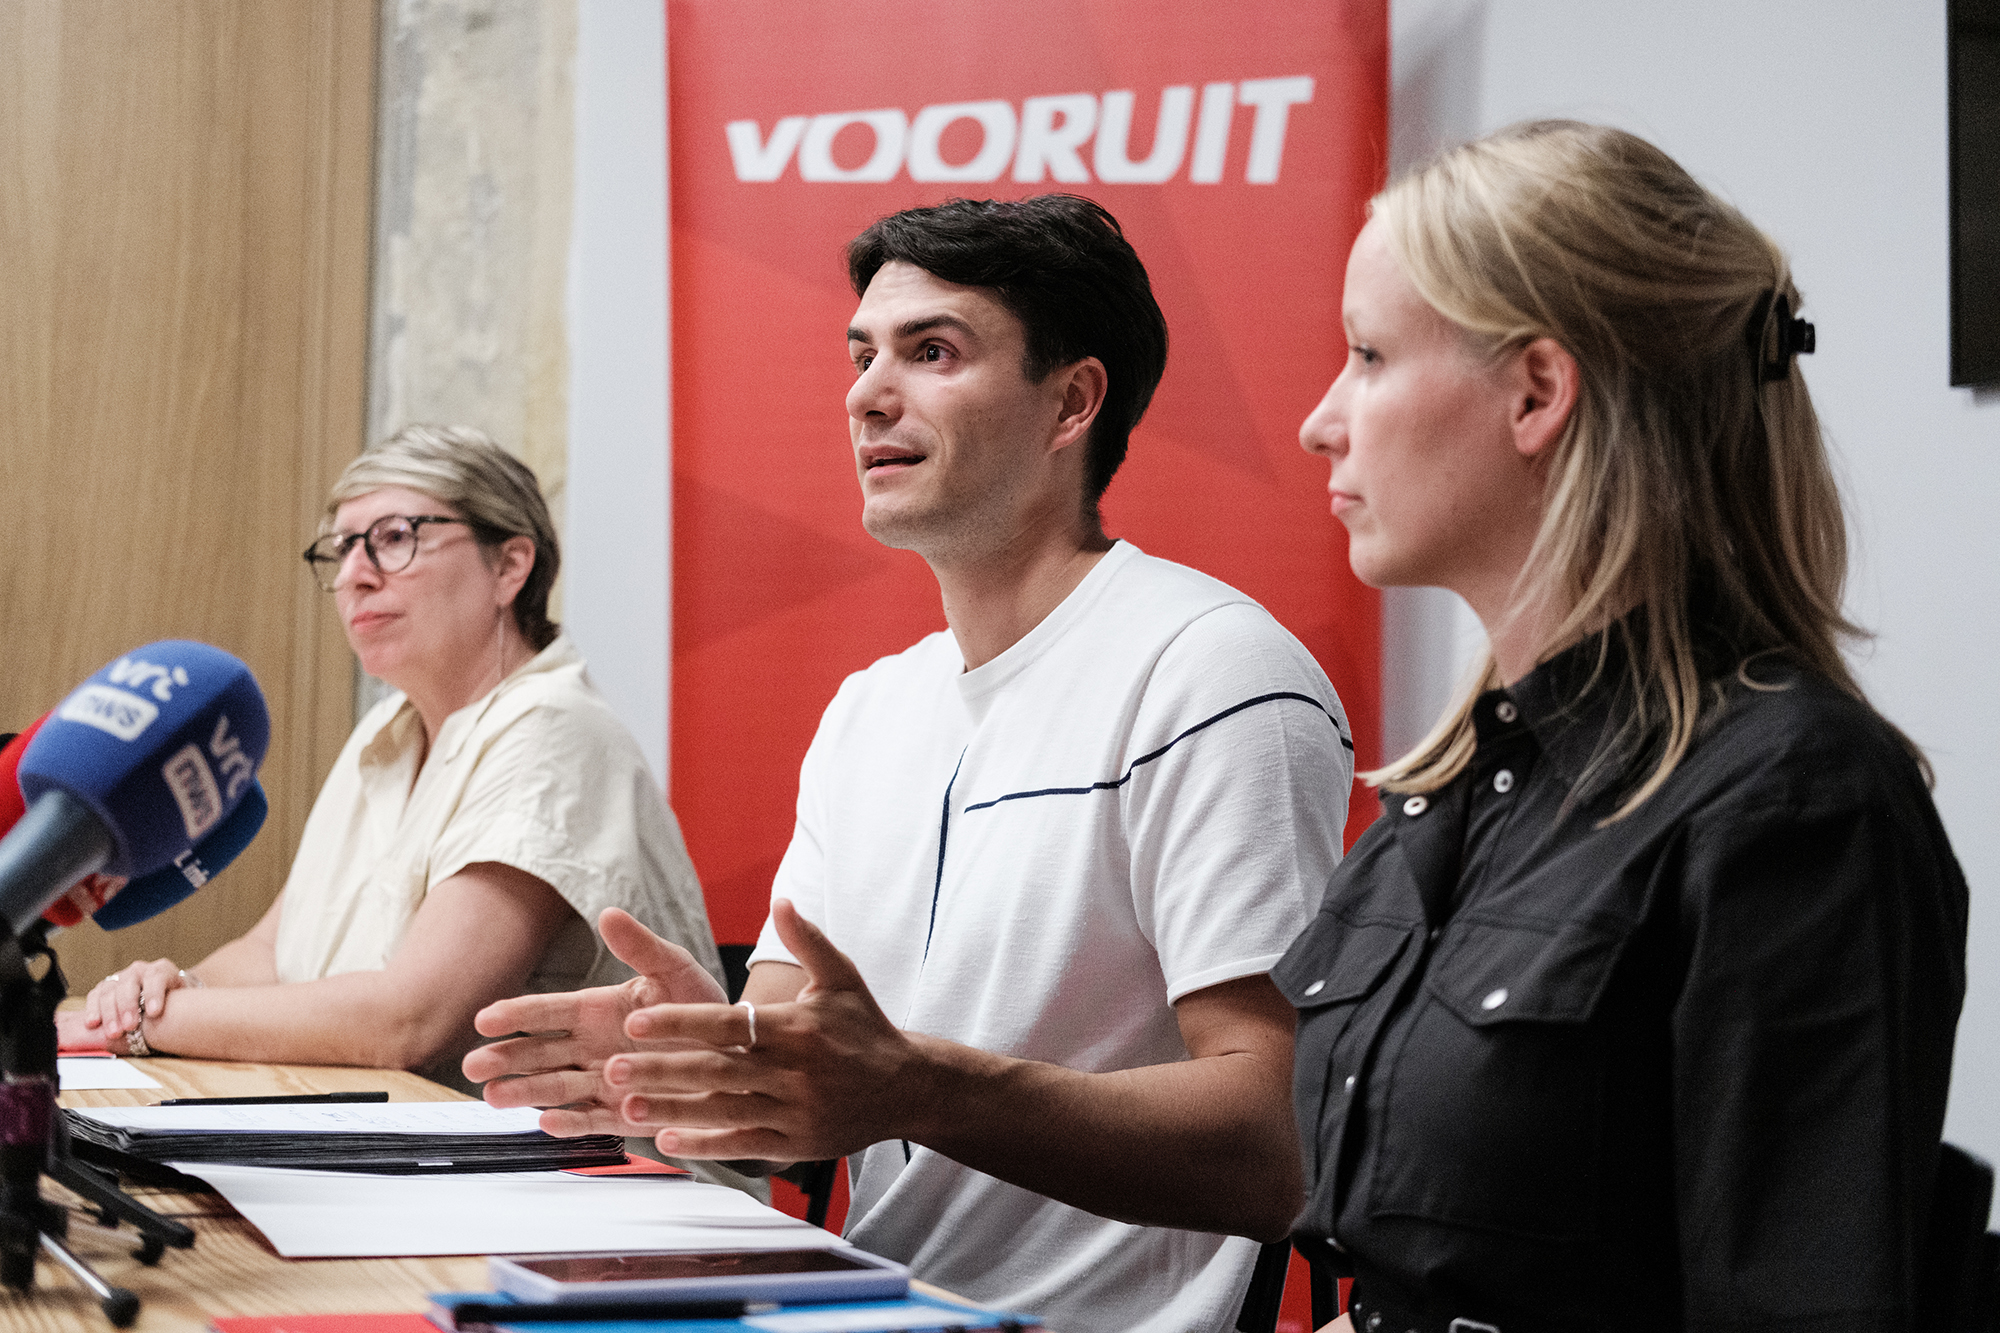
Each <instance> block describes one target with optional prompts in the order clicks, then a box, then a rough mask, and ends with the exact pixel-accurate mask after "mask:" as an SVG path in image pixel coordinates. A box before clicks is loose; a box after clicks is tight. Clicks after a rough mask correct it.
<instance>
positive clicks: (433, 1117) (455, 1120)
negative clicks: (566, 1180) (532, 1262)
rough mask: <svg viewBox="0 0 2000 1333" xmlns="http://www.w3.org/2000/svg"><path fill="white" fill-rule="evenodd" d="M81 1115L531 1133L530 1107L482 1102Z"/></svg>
mask: <svg viewBox="0 0 2000 1333" xmlns="http://www.w3.org/2000/svg"><path fill="white" fill-rule="evenodd" d="M81 1113H82V1114H84V1115H87V1116H89V1117H90V1118H91V1119H92V1120H95V1121H97V1122H98V1123H100V1124H105V1125H115V1126H117V1127H118V1128H120V1129H152V1130H175V1129H181V1130H196V1131H200V1132H205V1133H215V1132H222V1133H233V1134H257V1133H263V1134H300V1133H310V1134H532V1133H534V1132H535V1131H536V1130H538V1129H540V1128H541V1120H542V1113H541V1112H540V1111H537V1110H536V1109H535V1108H534V1107H532V1106H511V1107H505V1108H502V1107H497V1106H488V1105H487V1104H486V1103H485V1102H319V1103H305V1104H300V1103H291V1104H289V1105H285V1104H281V1105H276V1106H272V1105H264V1106H90V1107H85V1108H83V1109H82V1112H81Z"/></svg>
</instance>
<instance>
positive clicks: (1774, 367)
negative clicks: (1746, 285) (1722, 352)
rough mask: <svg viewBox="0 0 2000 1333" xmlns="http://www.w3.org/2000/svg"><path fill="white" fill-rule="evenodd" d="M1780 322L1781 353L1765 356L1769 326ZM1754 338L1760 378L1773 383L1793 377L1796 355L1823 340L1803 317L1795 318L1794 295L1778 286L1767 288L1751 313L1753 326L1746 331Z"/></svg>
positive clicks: (1765, 382) (1777, 349) (1779, 347)
mask: <svg viewBox="0 0 2000 1333" xmlns="http://www.w3.org/2000/svg"><path fill="white" fill-rule="evenodd" d="M1772 323H1776V324H1777V326H1778V327H1777V331H1776V332H1777V339H1776V341H1777V348H1776V351H1777V357H1776V359H1774V360H1767V359H1766V358H1765V356H1764V352H1765V348H1766V347H1767V345H1768V344H1767V341H1766V337H1765V330H1766V329H1767V328H1768V327H1769V326H1770V324H1772ZM1744 334H1745V337H1747V338H1748V339H1749V342H1750V354H1751V357H1752V359H1753V363H1754V364H1755V365H1756V367H1757V382H1758V383H1759V384H1769V383H1770V382H1771V381H1772V380H1782V379H1790V378H1791V375H1792V358H1793V357H1795V356H1804V355H1806V354H1807V353H1809V352H1811V351H1812V350H1813V347H1814V345H1815V344H1816V343H1817V342H1818V341H1819V335H1818V331H1817V330H1815V329H1814V328H1813V326H1812V324H1811V323H1810V322H1809V321H1807V320H1803V319H1793V318H1792V299H1791V298H1790V297H1789V296H1786V295H1784V294H1783V293H1781V292H1779V291H1778V290H1777V289H1776V288H1773V289H1772V290H1771V291H1768V292H1766V293H1765V294H1764V295H1763V297H1762V298H1761V299H1759V300H1758V302H1757V309H1756V311H1755V312H1754V313H1753V314H1752V315H1751V316H1750V327H1749V328H1748V329H1746V330H1745V331H1744Z"/></svg>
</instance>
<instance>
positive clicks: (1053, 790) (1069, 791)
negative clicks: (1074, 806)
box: [954, 690, 1354, 815]
mask: <svg viewBox="0 0 2000 1333" xmlns="http://www.w3.org/2000/svg"><path fill="white" fill-rule="evenodd" d="M1281 699H1295V700H1297V701H1298V702H1299V703H1302V704H1311V705H1312V706H1313V707H1314V708H1317V709H1319V711H1320V713H1321V714H1322V715H1324V716H1325V718H1326V720H1327V721H1328V722H1332V723H1333V730H1334V734H1336V735H1338V736H1339V737H1340V743H1341V744H1342V745H1344V746H1346V747H1347V749H1348V750H1349V751H1350V752H1352V751H1353V749H1354V742H1353V741H1352V740H1350V739H1349V738H1348V736H1347V733H1346V732H1344V731H1342V730H1341V729H1340V723H1339V722H1336V721H1334V717H1333V714H1331V713H1329V712H1327V711H1326V705H1325V704H1322V703H1321V702H1320V701H1319V700H1317V699H1315V698H1313V697H1312V696H1311V695H1309V694H1298V693H1296V692H1294V691H1292V690H1279V691H1277V692H1276V693H1273V694H1260V695H1258V696H1257V697H1256V698H1254V699H1245V700H1244V701H1243V702H1242V703H1240V704H1234V705H1232V706H1231V707H1228V708H1225V709H1223V710H1222V711H1221V712H1220V713H1217V714H1216V715H1215V716H1214V717H1211V718H1205V719H1203V720H1202V721H1200V722H1197V723H1195V724H1194V725H1193V726H1191V727H1189V728H1188V729H1187V730H1186V731H1183V732H1182V733H1181V734H1180V735H1178V736H1176V737H1174V738H1173V739H1172V740H1170V741H1168V742H1167V743H1166V744H1165V745H1162V746H1161V747H1160V748H1159V749H1157V750H1155V751H1153V752H1152V753H1151V754H1142V755H1140V756H1139V757H1138V758H1137V759H1134V760H1133V761H1132V764H1131V767H1129V768H1127V769H1126V770H1125V774H1124V776H1123V777H1120V778H1116V779H1113V780H1110V781H1105V782H1093V783H1091V784H1090V785H1089V786H1087V787H1042V788H1038V789H1037V790H1035V791H1010V792H1008V793H1007V794H1006V795H1005V796H996V797H994V798H993V799H992V800H990V801H980V802H978V803H977V804H975V805H968V806H966V807H965V813H966V814H968V815H969V814H971V813H972V812H973V811H974V810H990V809H992V808H993V807H994V806H996V805H999V804H1000V803H1001V802H1002V801H1024V800H1026V799H1028V798H1029V797H1031V796H1088V795H1089V794H1090V793H1091V792H1094V791H1116V790H1117V789H1118V788H1120V787H1122V786H1124V785H1125V784H1126V783H1128V782H1130V781H1131V780H1132V774H1133V773H1134V772H1136V771H1138V768H1139V766H1140V765H1141V764H1150V763H1152V762H1153V761H1154V760H1155V759H1158V758H1159V757H1160V756H1161V755H1163V754H1165V753H1166V752H1167V751H1169V750H1171V749H1173V748H1174V747H1175V746H1176V745H1179V744H1180V743H1181V742H1182V741H1184V740H1186V739H1187V738H1188V737H1190V736H1192V735H1194V734H1195V733H1196V732H1198V731H1204V730H1206V729H1207V728H1209V727H1212V726H1214V725H1215V724H1216V723H1218V722H1220V721H1222V720H1223V719H1224V718H1228V717H1234V716H1235V715H1236V714H1238V713H1240V712H1242V711H1243V710H1244V709H1246V708H1255V707H1256V706H1257V705H1259V704H1268V703H1275V702H1277V701H1279V700H1281ZM954 777H956V775H955V774H954Z"/></svg>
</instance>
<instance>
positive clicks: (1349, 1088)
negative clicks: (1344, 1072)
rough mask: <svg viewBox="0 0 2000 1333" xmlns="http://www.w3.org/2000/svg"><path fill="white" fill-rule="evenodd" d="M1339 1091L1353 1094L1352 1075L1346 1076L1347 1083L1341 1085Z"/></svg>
mask: <svg viewBox="0 0 2000 1333" xmlns="http://www.w3.org/2000/svg"><path fill="white" fill-rule="evenodd" d="M1341 1091H1343V1092H1353V1091H1354V1075H1352V1074H1349V1075H1348V1076H1347V1082H1346V1083H1344V1084H1342V1085H1341Z"/></svg>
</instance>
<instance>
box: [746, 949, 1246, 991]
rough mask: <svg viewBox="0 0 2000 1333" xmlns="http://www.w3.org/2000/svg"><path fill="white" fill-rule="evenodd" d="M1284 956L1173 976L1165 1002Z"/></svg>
mask: <svg viewBox="0 0 2000 1333" xmlns="http://www.w3.org/2000/svg"><path fill="white" fill-rule="evenodd" d="M759 947H761V946H759ZM1284 956H1285V955H1284V953H1283V952H1282V951H1280V952H1278V953H1266V954H1257V955H1255V956H1253V957H1250V958H1239V959H1237V960H1235V961H1234V962H1228V963H1217V964H1215V965H1214V966H1212V967H1204V968H1203V969H1201V971H1199V972H1193V973H1190V974H1188V975H1187V976H1184V977H1175V978H1173V979H1172V980H1171V981H1169V982H1168V983H1167V1003H1168V1004H1176V1003H1178V1002H1179V1001H1180V999H1181V997H1182V996H1184V995H1192V994H1194V993H1195V992H1196V991H1198V990H1206V989H1208V988H1209V987H1210V986H1220V985H1221V984H1222V983H1223V982H1225V981H1236V980H1239V979H1240V978H1243V977H1261V976H1263V975H1264V974H1265V973H1267V972H1269V971H1270V970H1271V969H1272V968H1274V967H1276V966H1277V965H1278V960H1279V959H1280V958H1283V957H1284Z"/></svg>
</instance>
